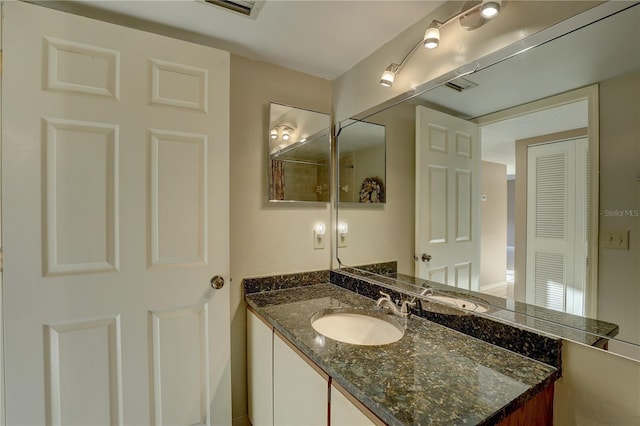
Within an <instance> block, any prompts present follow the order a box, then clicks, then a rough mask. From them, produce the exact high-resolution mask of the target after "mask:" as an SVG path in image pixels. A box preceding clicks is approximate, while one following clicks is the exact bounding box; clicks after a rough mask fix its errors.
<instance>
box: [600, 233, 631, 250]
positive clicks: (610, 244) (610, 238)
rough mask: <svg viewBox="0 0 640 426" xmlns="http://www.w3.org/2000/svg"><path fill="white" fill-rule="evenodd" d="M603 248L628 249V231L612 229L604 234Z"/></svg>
mask: <svg viewBox="0 0 640 426" xmlns="http://www.w3.org/2000/svg"><path fill="white" fill-rule="evenodd" d="M604 248H608V249H616V250H629V231H628V230H612V231H607V232H606V233H605V235H604Z"/></svg>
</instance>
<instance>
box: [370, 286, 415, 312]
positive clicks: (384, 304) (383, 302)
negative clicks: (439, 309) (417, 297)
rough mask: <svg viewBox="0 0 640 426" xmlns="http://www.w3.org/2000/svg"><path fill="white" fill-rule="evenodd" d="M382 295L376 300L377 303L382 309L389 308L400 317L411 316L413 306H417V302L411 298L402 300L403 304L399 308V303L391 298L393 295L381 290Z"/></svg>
mask: <svg viewBox="0 0 640 426" xmlns="http://www.w3.org/2000/svg"><path fill="white" fill-rule="evenodd" d="M380 295H381V296H382V297H381V298H379V299H378V300H377V301H376V305H377V306H379V307H381V308H382V309H385V308H386V309H388V310H389V311H390V312H391V313H392V314H393V315H397V316H399V317H402V318H409V316H410V315H411V308H413V307H414V306H416V302H415V301H413V300H411V301H409V300H404V301H402V304H401V305H400V307H399V308H398V305H396V304H395V303H394V302H393V301H392V300H391V296H389V295H388V294H387V293H385V292H383V291H381V292H380Z"/></svg>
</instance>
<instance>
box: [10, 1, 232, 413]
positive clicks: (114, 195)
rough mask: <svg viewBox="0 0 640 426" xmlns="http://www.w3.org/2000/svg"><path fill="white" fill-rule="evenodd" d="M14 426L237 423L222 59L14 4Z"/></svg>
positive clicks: (225, 60)
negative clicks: (215, 281) (220, 281)
mask: <svg viewBox="0 0 640 426" xmlns="http://www.w3.org/2000/svg"><path fill="white" fill-rule="evenodd" d="M3 30H4V37H3V53H4V61H3V62H4V64H3V65H4V66H3V74H2V86H3V97H2V150H3V151H2V153H3V158H2V161H3V162H2V204H3V208H4V211H3V217H2V221H3V223H2V225H3V227H2V228H3V230H4V235H3V245H4V248H5V268H4V289H3V311H4V338H5V359H4V371H5V372H6V374H5V382H6V423H7V424H10V425H19V424H24V425H42V424H64V425H89V424H90V425H101V424H105V425H106V424H109V425H119V424H130V425H143V424H157V425H160V424H182V425H187V424H188V425H193V424H206V425H212V424H220V425H228V424H230V422H231V412H230V411H231V402H230V380H229V362H230V360H229V286H228V285H226V286H224V287H223V288H222V289H220V290H213V289H212V288H211V286H210V283H209V280H210V278H211V277H212V276H213V275H220V276H221V277H223V278H225V279H227V280H228V270H229V259H228V232H229V231H228V223H229V218H228V149H229V148H228V143H229V142H228V138H229V54H228V53H227V52H222V51H218V50H216V49H212V48H208V47H204V46H199V45H195V44H190V43H186V42H182V41H178V40H174V39H169V38H166V37H162V36H158V35H154V34H150V33H144V32H141V31H136V30H132V29H127V28H123V27H119V26H116V25H112V24H107V23H103V22H98V21H94V20H91V19H87V18H82V17H78V16H74V15H70V14H66V13H61V12H57V11H53V10H50V9H47V8H44V7H41V6H35V5H32V4H27V3H23V2H6V3H4V22H3Z"/></svg>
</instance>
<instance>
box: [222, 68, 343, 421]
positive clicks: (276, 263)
mask: <svg viewBox="0 0 640 426" xmlns="http://www.w3.org/2000/svg"><path fill="white" fill-rule="evenodd" d="M271 101H273V102H278V103H281V104H285V105H293V106H297V107H300V108H304V109H310V110H314V111H318V112H324V113H330V112H331V83H330V82H329V81H327V80H323V79H319V78H316V77H312V76H309V75H306V74H302V73H299V72H294V71H291V70H288V69H285V68H281V67H277V66H274V65H269V64H265V63H261V62H255V61H251V60H249V59H246V58H243V57H239V56H236V55H231V131H230V133H231V142H230V144H231V147H230V156H231V160H230V161H231V168H230V181H231V188H230V189H231V191H230V194H231V195H230V198H231V199H230V209H231V212H230V213H231V229H230V240H231V278H232V282H231V283H230V285H231V375H232V378H231V379H232V392H233V417H234V419H236V420H235V423H238V424H241V423H242V421H243V419H245V417H244V416H246V414H247V401H246V332H245V330H246V314H245V305H244V302H243V299H242V297H243V294H242V289H241V283H242V279H243V278H245V277H255V276H263V275H272V274H278V273H287V272H298V271H310V270H318V269H326V268H329V265H330V259H331V250H330V247H329V244H327V246H326V248H325V249H324V250H314V249H313V225H314V224H315V223H316V222H318V221H321V222H324V223H325V224H326V225H327V228H329V222H330V217H331V214H330V208H329V205H328V204H326V203H325V204H320V205H315V204H297V203H276V204H273V203H271V204H270V203H268V202H267V201H266V199H267V195H266V194H267V192H266V191H267V169H266V164H267V148H266V147H267V143H268V142H267V137H266V135H267V130H268V121H269V102H271Z"/></svg>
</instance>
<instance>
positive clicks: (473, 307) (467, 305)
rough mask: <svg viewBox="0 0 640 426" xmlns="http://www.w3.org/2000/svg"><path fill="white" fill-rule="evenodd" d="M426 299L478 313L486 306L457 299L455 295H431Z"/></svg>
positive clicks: (483, 310)
mask: <svg viewBox="0 0 640 426" xmlns="http://www.w3.org/2000/svg"><path fill="white" fill-rule="evenodd" d="M428 300H435V301H437V302H442V303H446V304H448V305H452V306H456V307H458V308H460V309H464V310H465V311H472V312H478V313H483V312H487V308H485V307H484V306H480V305H477V304H475V303H473V302H470V301H468V300H463V299H459V298H457V297H449V296H440V295H432V296H429V297H428Z"/></svg>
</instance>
